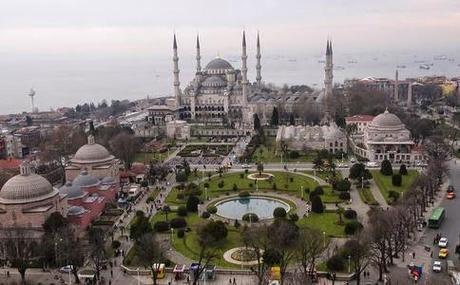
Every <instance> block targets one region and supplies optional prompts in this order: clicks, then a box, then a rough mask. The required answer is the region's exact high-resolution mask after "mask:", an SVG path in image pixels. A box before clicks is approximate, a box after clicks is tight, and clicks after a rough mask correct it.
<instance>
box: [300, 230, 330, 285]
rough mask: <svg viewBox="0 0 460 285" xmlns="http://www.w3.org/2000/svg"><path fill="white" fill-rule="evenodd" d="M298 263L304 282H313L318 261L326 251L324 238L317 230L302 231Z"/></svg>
mask: <svg viewBox="0 0 460 285" xmlns="http://www.w3.org/2000/svg"><path fill="white" fill-rule="evenodd" d="M297 246H298V254H297V261H298V263H299V264H300V268H301V270H302V274H303V275H304V279H305V280H304V282H306V284H310V283H307V282H312V281H313V280H312V277H313V274H314V272H315V268H316V261H317V259H318V258H320V257H321V254H322V253H323V251H324V250H325V249H326V247H327V245H326V244H325V242H324V237H323V235H322V234H321V232H320V231H318V230H316V229H310V228H304V229H301V231H300V237H299V243H298V245H297Z"/></svg>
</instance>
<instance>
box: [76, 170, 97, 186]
mask: <svg viewBox="0 0 460 285" xmlns="http://www.w3.org/2000/svg"><path fill="white" fill-rule="evenodd" d="M99 183H100V182H99V179H97V178H96V177H94V176H91V175H89V174H88V171H86V170H83V171H82V172H81V173H80V175H78V176H77V177H76V178H75V179H74V180H73V181H72V185H73V186H74V187H78V188H81V187H91V186H97V185H99Z"/></svg>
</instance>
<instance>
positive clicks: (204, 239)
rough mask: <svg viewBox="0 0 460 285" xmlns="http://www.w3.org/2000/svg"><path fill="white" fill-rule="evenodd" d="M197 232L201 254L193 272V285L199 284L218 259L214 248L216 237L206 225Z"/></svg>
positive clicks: (201, 226)
mask: <svg viewBox="0 0 460 285" xmlns="http://www.w3.org/2000/svg"><path fill="white" fill-rule="evenodd" d="M221 223H222V222H221ZM224 226H225V225H224ZM197 231H198V245H199V254H198V261H197V266H196V267H195V268H194V269H193V270H192V274H193V285H196V284H198V281H199V278H200V276H201V274H202V273H203V271H204V270H205V269H206V267H207V266H208V265H209V264H210V263H211V261H212V260H213V259H214V258H215V257H216V252H215V249H213V248H212V246H213V245H215V243H216V240H215V237H214V236H213V235H211V234H210V232H209V230H207V229H206V224H203V225H200V226H199V227H198V230H197Z"/></svg>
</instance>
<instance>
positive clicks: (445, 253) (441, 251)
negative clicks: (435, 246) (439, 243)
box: [438, 248, 449, 258]
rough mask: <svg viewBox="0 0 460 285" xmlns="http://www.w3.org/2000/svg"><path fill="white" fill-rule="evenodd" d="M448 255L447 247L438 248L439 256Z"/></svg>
mask: <svg viewBox="0 0 460 285" xmlns="http://www.w3.org/2000/svg"><path fill="white" fill-rule="evenodd" d="M448 255H449V250H448V249H447V248H441V249H440V250H439V254H438V257H439V258H447V256H448Z"/></svg>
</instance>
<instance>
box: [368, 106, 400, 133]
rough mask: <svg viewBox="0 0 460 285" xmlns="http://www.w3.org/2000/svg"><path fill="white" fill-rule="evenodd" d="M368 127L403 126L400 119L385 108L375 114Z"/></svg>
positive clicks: (386, 127)
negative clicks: (383, 110)
mask: <svg viewBox="0 0 460 285" xmlns="http://www.w3.org/2000/svg"><path fill="white" fill-rule="evenodd" d="M369 127H373V128H382V129H388V128H401V127H404V125H403V123H402V122H401V120H400V119H399V118H398V116H396V115H395V114H393V113H390V112H389V111H388V110H385V112H383V113H382V114H379V115H378V116H376V117H375V118H374V119H373V120H372V122H371V123H370V124H369Z"/></svg>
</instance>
